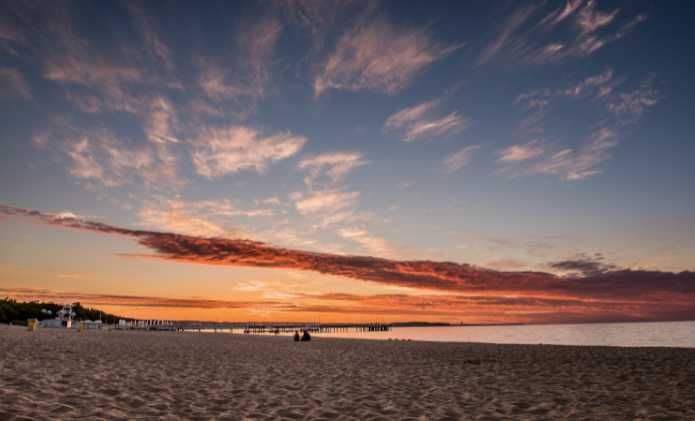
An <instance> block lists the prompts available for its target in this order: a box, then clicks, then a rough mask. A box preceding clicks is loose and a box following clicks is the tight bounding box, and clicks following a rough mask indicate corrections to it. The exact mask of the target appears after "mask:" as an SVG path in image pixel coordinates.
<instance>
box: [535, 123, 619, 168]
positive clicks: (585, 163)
mask: <svg viewBox="0 0 695 421" xmlns="http://www.w3.org/2000/svg"><path fill="white" fill-rule="evenodd" d="M617 144H618V139H617V133H616V132H615V130H613V129H611V128H609V127H602V128H600V129H597V130H595V131H594V132H593V133H592V134H591V135H590V137H589V143H588V144H587V145H585V146H584V147H582V148H581V149H578V150H575V149H572V148H566V149H562V150H561V151H559V152H557V153H555V154H553V155H552V156H550V157H548V158H547V159H544V160H542V161H540V162H538V163H536V164H534V165H533V166H532V167H531V169H530V170H531V172H532V173H536V174H554V175H558V176H560V177H561V178H562V179H563V180H583V179H585V178H588V177H591V176H593V175H596V174H599V173H600V172H601V171H600V170H599V169H598V165H599V164H600V163H601V162H603V161H605V160H607V159H609V158H610V157H611V150H612V149H613V148H614V147H615V146H616V145H617Z"/></svg>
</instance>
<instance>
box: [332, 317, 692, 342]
mask: <svg viewBox="0 0 695 421" xmlns="http://www.w3.org/2000/svg"><path fill="white" fill-rule="evenodd" d="M319 336H321V337H335V338H361V339H410V340H413V341H438V342H488V343H500V344H539V343H543V344H556V345H605V346H666V347H687V348H695V321H693V322H654V323H601V324H577V325H573V324H567V325H528V326H446V327H400V328H394V329H393V330H391V331H390V332H338V333H322V334H320V335H319Z"/></svg>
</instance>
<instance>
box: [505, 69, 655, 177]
mask: <svg viewBox="0 0 695 421" xmlns="http://www.w3.org/2000/svg"><path fill="white" fill-rule="evenodd" d="M654 79H655V78H654V76H653V75H651V76H649V77H647V78H646V79H645V80H644V81H643V82H642V83H641V84H640V85H639V86H638V87H637V88H636V89H634V90H632V91H628V90H627V88H626V87H625V86H624V85H625V81H624V80H623V79H621V78H616V77H615V75H614V72H613V69H611V68H608V69H606V70H605V71H603V72H601V73H598V74H595V75H592V76H588V77H586V78H584V79H582V80H580V81H579V82H577V83H574V84H571V85H570V86H566V87H561V88H556V89H550V88H545V89H538V90H533V91H530V92H527V93H523V94H521V95H519V96H518V97H517V98H516V100H515V104H516V105H519V106H521V107H522V108H523V110H524V112H525V113H526V116H525V117H524V118H523V119H522V120H521V124H520V127H521V128H522V129H523V130H524V132H525V134H527V135H531V136H534V137H537V136H538V135H546V129H545V127H544V126H545V123H546V120H547V118H546V117H547V115H548V113H550V112H551V111H552V112H555V118H557V115H558V114H557V109H558V107H559V106H561V105H564V106H573V107H576V106H578V105H579V104H581V103H583V102H584V103H589V104H591V105H592V109H593V111H594V113H596V111H597V110H598V111H599V112H598V113H597V114H598V117H596V119H597V121H596V122H594V123H592V125H593V126H594V128H593V129H592V131H591V132H590V133H588V134H587V135H585V136H584V139H585V140H584V141H583V143H582V144H580V145H578V146H571V147H566V146H564V147H563V146H559V145H558V144H557V142H555V143H556V144H555V145H553V144H552V143H551V142H545V141H543V144H542V145H541V140H539V139H534V140H532V141H530V142H524V143H519V144H515V145H511V146H508V147H506V148H504V149H502V150H500V151H499V152H498V153H499V155H500V157H499V159H498V160H497V161H498V163H500V164H503V165H506V166H505V167H503V168H502V170H501V172H505V173H509V172H516V173H517V174H518V173H521V174H545V175H557V176H559V177H560V178H561V179H563V180H568V181H576V180H584V179H587V178H589V177H591V176H594V175H597V174H600V173H601V169H600V164H601V163H602V162H604V161H607V160H608V159H610V158H611V156H612V153H613V152H612V151H613V149H614V148H615V147H616V146H617V145H618V141H619V140H620V136H621V131H622V129H623V128H624V127H625V126H627V125H630V124H635V123H636V122H637V121H638V119H639V118H640V116H641V115H642V113H643V112H644V110H645V109H647V108H650V107H653V106H655V105H656V104H657V103H658V102H659V99H660V97H659V91H658V89H656V88H655V87H654ZM588 101H590V102H588ZM601 110H604V111H603V112H600V111H601ZM573 112H574V111H573ZM589 115H591V114H589ZM572 118H573V119H574V118H575V117H574V114H573V117H572ZM522 164H523V165H522ZM520 165H521V166H520Z"/></svg>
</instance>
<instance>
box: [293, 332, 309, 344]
mask: <svg viewBox="0 0 695 421" xmlns="http://www.w3.org/2000/svg"><path fill="white" fill-rule="evenodd" d="M310 340H311V335H310V334H309V331H308V330H306V329H304V330H303V331H302V338H301V339H300V338H299V331H298V330H295V331H294V341H295V342H299V341H302V342H309V341H310Z"/></svg>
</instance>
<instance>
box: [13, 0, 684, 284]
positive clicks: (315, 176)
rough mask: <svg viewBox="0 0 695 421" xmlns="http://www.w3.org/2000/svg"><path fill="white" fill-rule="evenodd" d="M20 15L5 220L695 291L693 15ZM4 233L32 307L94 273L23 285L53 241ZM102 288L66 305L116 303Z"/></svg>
mask: <svg viewBox="0 0 695 421" xmlns="http://www.w3.org/2000/svg"><path fill="white" fill-rule="evenodd" d="M0 4H1V6H0V10H2V13H0V119H1V121H2V124H1V125H0V141H1V142H2V148H3V153H2V154H1V155H0V178H1V179H2V180H3V182H2V183H1V184H0V198H1V200H0V202H2V203H3V204H6V205H10V206H14V207H18V208H25V209H38V210H41V211H42V212H45V213H50V214H61V215H64V216H75V217H78V218H86V219H89V220H93V221H100V222H103V223H108V224H112V225H116V226H122V227H130V228H133V229H151V230H161V231H167V232H176V233H182V234H188V235H195V236H201V237H223V238H233V239H239V238H246V239H252V240H256V241H262V242H265V243H269V244H273V245H276V246H281V247H288V248H292V249H298V250H308V251H321V252H329V253H334V254H336V255H369V256H376V257H384V258H391V259H411V260H420V259H426V260H434V261H453V262H459V263H469V264H474V265H478V266H482V267H485V268H490V269H495V270H501V271H526V270H533V271H544V272H550V273H554V274H557V275H564V274H566V273H565V271H564V270H563V269H561V268H559V267H558V266H557V265H553V262H558V261H563V260H586V259H594V260H601V261H606V262H610V264H611V265H615V267H619V268H629V269H633V270H659V271H674V272H678V271H683V270H693V269H694V267H693V263H692V262H693V259H692V256H693V254H694V251H695V241H694V240H693V238H695V236H693V234H694V233H695V196H694V195H693V194H692V193H691V191H692V188H691V187H690V185H691V184H692V182H693V181H695V176H694V172H695V170H694V169H693V168H694V166H693V165H692V162H693V154H694V152H695V145H694V142H693V141H692V135H691V130H690V129H691V125H692V124H691V122H690V121H689V119H690V117H691V115H692V108H693V107H692V105H691V98H692V97H693V94H695V92H693V84H692V74H691V73H692V72H691V71H690V70H691V69H692V68H693V58H692V56H693V55H692V53H691V52H690V50H691V47H690V40H691V39H692V38H693V29H692V22H691V21H692V19H691V16H692V6H690V5H689V4H688V3H685V2H649V1H644V2H609V1H606V2H598V1H568V2H482V1H481V2H408V4H407V5H405V4H404V3H401V2H303V1H296V2H233V3H230V2H209V3H206V4H204V5H198V4H195V5H194V4H192V3H191V4H173V3H146V2H99V3H93V2H79V1H78V2H54V3H51V4H47V3H42V2H22V3H18V2H2V3H0ZM13 220H14V219H13ZM2 229H3V234H2V236H1V237H0V240H1V241H2V243H1V244H0V246H1V248H0V251H1V253H0V255H1V257H2V260H3V262H2V263H3V265H4V267H6V268H9V269H6V270H5V278H6V280H7V281H8V283H9V284H11V285H10V286H13V287H19V286H24V287H46V286H50V285H54V283H55V282H63V281H57V280H56V279H55V276H57V275H55V273H62V272H66V271H67V272H70V273H72V272H74V271H73V269H75V268H72V267H60V265H59V264H58V263H55V262H53V263H50V264H49V260H50V259H48V258H44V259H38V260H39V262H38V263H36V264H37V265H38V266H41V265H44V266H51V267H52V268H54V266H56V265H57V267H55V268H54V269H51V270H52V271H53V272H51V273H53V275H51V274H44V275H42V276H41V277H40V278H41V279H40V280H36V279H34V278H31V277H26V276H19V277H17V276H18V275H16V274H17V273H19V272H21V271H22V270H23V269H22V267H20V266H22V265H30V263H29V262H24V263H22V264H19V263H18V262H19V261H20V260H21V259H20V257H18V256H20V255H21V254H22V253H20V251H18V249H17V247H18V246H17V241H16V240H17V239H18V238H25V237H27V238H29V237H30V238H32V240H27V241H29V243H28V244H30V246H29V247H30V248H31V249H32V250H35V251H37V255H38V254H40V253H39V251H41V250H43V251H44V252H45V253H46V254H50V253H49V252H48V250H50V248H51V247H55V243H51V242H50V241H48V242H46V241H42V240H41V239H42V238H48V237H49V236H51V235H53V234H50V231H51V229H48V228H38V227H35V226H32V225H27V224H26V223H25V222H16V223H12V224H10V225H8V224H5V225H4V226H3V228H2ZM87 238H88V239H87V240H85V241H87V242H88V244H91V243H92V242H94V244H96V243H97V242H102V241H106V240H103V239H101V240H96V239H93V236H89V235H88V236H87ZM110 244H112V243H110ZM70 247H73V246H70ZM75 247H76V246H75ZM104 247H106V246H104ZM128 248H129V247H125V250H121V251H125V252H128ZM22 250H23V251H25V250H24V249H22ZM80 253H82V254H84V255H85V256H90V257H89V258H96V257H95V256H97V255H100V256H101V255H103V249H100V248H99V247H89V246H88V247H86V249H84V250H81V251H80ZM114 253H117V252H114ZM591 256H594V257H591ZM110 259H112V260H113V264H114V266H118V263H116V262H118V261H122V260H123V259H122V258H119V257H114V256H112V257H110ZM119 259H120V260H119ZM144 270H145V271H146V272H148V273H150V274H151V276H155V277H156V273H158V272H157V271H158V270H160V268H159V266H158V267H157V268H150V269H144ZM172 270H174V269H172ZM228 270H229V273H231V274H232V275H235V274H236V273H237V272H235V271H240V270H242V269H238V268H230V269H228ZM90 271H92V269H90ZM54 272H55V273H54ZM77 272H79V270H78V271H77ZM97 272H98V271H97ZM90 273H91V275H89V277H88V278H89V279H90V280H91V281H90V282H87V281H86V280H85V284H84V285H82V284H74V283H73V284H69V283H66V282H67V281H66V282H63V283H60V288H61V289H63V290H65V289H67V290H74V289H75V288H85V285H90V286H91V287H92V288H93V289H94V290H95V291H96V292H99V291H100V290H99V288H97V287H94V285H97V284H98V283H99V281H98V280H99V279H100V277H99V276H100V275H99V274H96V275H95V274H94V273H93V272H90ZM123 276H125V274H123ZM109 277H111V275H109ZM115 278H118V276H115ZM32 279H34V280H32ZM220 282H221V281H220ZM113 288H115V287H113ZM329 289H330V288H327V290H329ZM354 289H355V290H360V287H359V286H355V287H354ZM163 291H164V289H161V290H156V291H155V290H153V291H149V292H151V293H153V294H155V293H156V294H161V293H163ZM129 292H132V293H141V291H139V290H138V288H137V287H135V286H133V288H132V289H131V290H129Z"/></svg>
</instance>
